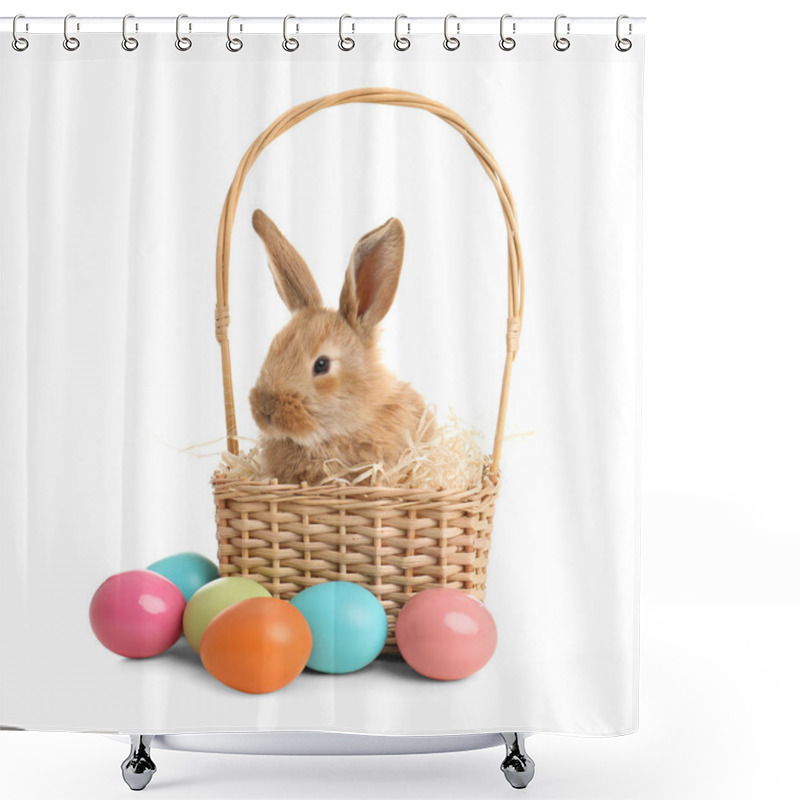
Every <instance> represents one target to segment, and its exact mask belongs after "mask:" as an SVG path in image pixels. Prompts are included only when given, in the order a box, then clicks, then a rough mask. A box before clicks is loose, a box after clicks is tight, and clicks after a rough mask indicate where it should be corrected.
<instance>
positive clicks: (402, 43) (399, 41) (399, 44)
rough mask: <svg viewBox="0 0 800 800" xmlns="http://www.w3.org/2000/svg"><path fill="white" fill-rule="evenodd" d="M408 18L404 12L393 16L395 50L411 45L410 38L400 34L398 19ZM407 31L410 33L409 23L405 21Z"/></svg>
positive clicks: (406, 48) (405, 48) (404, 48)
mask: <svg viewBox="0 0 800 800" xmlns="http://www.w3.org/2000/svg"><path fill="white" fill-rule="evenodd" d="M401 19H408V17H407V16H406V15H405V14H398V15H397V16H396V17H395V18H394V49H395V50H401V51H402V50H408V48H409V47H411V39H409V38H408V36H400V20H401ZM406 25H407V26H408V33H411V23H410V22H407V23H406Z"/></svg>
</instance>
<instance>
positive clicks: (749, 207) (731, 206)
mask: <svg viewBox="0 0 800 800" xmlns="http://www.w3.org/2000/svg"><path fill="white" fill-rule="evenodd" d="M68 11H75V12H76V13H80V14H82V15H100V14H103V15H121V14H123V13H128V12H130V13H136V14H138V15H142V16H145V15H158V16H166V15H173V14H177V13H181V12H187V13H192V14H194V15H214V16H216V15H223V14H224V15H227V14H230V13H238V14H241V15H245V14H253V15H254V14H260V15H263V14H265V13H270V14H272V13H274V14H282V13H293V14H296V15H298V16H302V15H306V16H309V15H325V16H328V15H333V14H339V13H344V12H348V13H350V14H353V15H358V14H362V15H365V14H370V15H377V14H380V15H386V16H390V15H394V14H397V13H406V14H409V15H413V14H415V13H416V14H421V13H424V14H425V15H444V14H445V13H449V12H454V13H458V14H459V15H461V16H471V15H472V16H498V17H499V15H500V14H501V13H505V12H510V13H513V12H516V13H517V14H525V15H532V14H535V15H536V16H550V15H553V16H554V15H555V14H557V13H569V14H570V15H572V16H589V15H591V16H616V15H617V14H619V13H623V12H624V13H628V14H630V15H632V16H633V15H641V16H647V17H648V26H647V58H646V67H645V209H644V211H645V262H644V356H643V358H644V370H643V372H644V377H643V407H644V411H643V523H642V607H641V615H642V617H641V618H642V660H641V670H642V674H641V698H640V731H639V732H638V733H637V734H635V735H633V736H628V737H623V738H619V739H608V740H598V739H579V738H574V737H554V736H538V737H534V738H532V739H530V740H529V742H528V749H529V751H530V752H531V754H532V755H533V757H534V758H535V759H536V761H537V765H538V769H537V777H536V779H535V780H534V782H533V784H532V785H531V787H530V789H529V790H528V792H529V793H535V796H537V797H539V798H680V800H684V798H686V799H687V800H688V798H707V797H711V796H725V797H727V798H738V797H745V796H747V797H750V796H759V797H769V798H775V799H776V800H778V799H781V798H790V797H792V798H793V797H795V796H796V792H797V778H796V773H795V772H794V771H790V770H791V765H792V764H793V762H794V760H795V759H794V756H795V755H796V752H797V750H798V744H800V737H799V736H798V733H797V730H798V726H797V724H796V718H797V713H798V711H800V702H798V700H799V699H800V690H798V688H797V681H796V677H795V676H796V675H797V674H799V673H800V659H798V654H797V633H798V610H799V609H800V589H799V588H798V580H797V576H796V573H797V563H798V556H800V545H798V534H799V533H800V523H799V522H798V520H799V518H800V512H798V508H797V495H798V487H800V469H799V468H798V463H800V462H799V461H798V457H797V453H798V452H800V422H798V414H797V409H798V408H800V379H799V378H798V367H797V365H798V362H800V358H798V349H799V348H798V343H800V319H799V318H798V316H797V314H796V306H797V300H798V291H800V256H798V246H797V238H796V236H797V235H796V228H797V224H798V220H800V207H799V204H798V200H797V197H798V194H797V186H798V181H799V179H800V174H799V173H800V170H798V155H797V149H796V144H795V143H796V142H797V141H800V124H799V123H798V122H797V119H796V110H797V103H796V73H797V65H796V58H795V55H794V54H795V47H794V45H793V35H794V33H795V32H796V31H797V28H798V24H799V23H800V18H799V17H800V12H799V11H798V10H797V9H795V8H794V7H792V6H790V5H789V4H781V3H763V2H762V3H760V4H758V6H757V7H756V6H749V5H746V4H743V3H741V4H740V3H730V2H729V3H724V4H723V3H717V4H712V3H706V4H703V6H699V4H697V3H689V2H682V1H681V0H674V1H673V2H671V3H669V4H667V3H663V4H656V3H645V2H640V3H638V4H636V6H635V7H633V6H631V7H627V8H622V7H616V6H613V7H612V6H611V5H610V4H608V3H607V2H603V3H597V2H594V3H592V2H577V0H573V2H572V3H571V4H570V7H569V8H566V7H564V8H561V7H554V6H552V5H551V4H545V3H540V4H536V5H535V6H533V7H525V8H513V7H511V6H509V7H505V6H503V7H500V6H498V5H497V4H496V3H494V2H490V0H483V2H470V1H469V0H462V2H461V3H459V4H458V7H457V8H456V7H455V6H450V5H445V4H444V3H441V2H439V1H438V0H431V2H427V3H425V4H422V3H417V4H415V5H412V4H408V5H407V6H405V7H404V8H400V7H399V6H397V7H395V6H394V5H391V6H390V5H389V4H388V3H385V2H380V3H379V2H376V0H372V1H371V2H370V1H369V0H360V2H355V1H354V2H351V3H349V4H348V7H347V8H344V7H342V8H333V7H331V6H330V3H325V2H309V0H305V1H304V2H302V3H301V2H298V3H297V4H295V5H294V6H293V7H291V8H290V7H288V6H287V7H285V8H277V7H276V8H274V9H273V8H270V9H265V8H264V7H263V4H258V3H252V2H250V3H248V2H244V0H240V2H239V3H238V5H237V7H236V8H233V7H222V6H221V5H220V4H219V3H218V2H215V3H205V2H200V1H199V0H195V2H194V3H193V4H192V6H191V8H189V7H177V6H175V5H174V4H172V3H154V2H143V1H142V2H140V3H139V4H138V5H136V6H135V7H133V6H131V7H123V6H122V5H121V4H118V3H109V2H103V3H101V2H90V1H89V0H84V2H83V3H82V4H81V7H80V8H77V7H75V8H66V7H65V6H64V4H63V3H61V2H37V3H36V5H35V6H34V7H31V8H20V9H19V12H20V13H25V12H27V13H28V14H29V15H37V16H40V15H63V14H64V13H67V12H68ZM4 13H14V10H11V9H10V10H8V11H4ZM124 751H125V748H124V747H123V746H121V745H120V744H118V743H116V742H113V741H110V740H107V739H103V738H101V737H90V736H86V735H78V734H37V733H8V732H3V733H2V738H0V769H1V770H2V774H3V776H4V778H3V783H4V794H6V793H7V796H9V797H14V798H20V800H22V799H23V798H38V797H54V796H58V797H64V798H67V797H82V798H91V797H98V798H99V797H103V798H107V797H112V796H115V794H117V793H123V794H124V793H127V791H128V790H127V789H126V787H125V786H124V785H123V784H122V782H121V779H120V776H119V768H118V764H119V762H120V761H121V760H122V757H123V756H124V755H125V752H124ZM155 755H156V761H157V763H158V765H159V772H158V775H157V776H156V778H155V779H154V781H153V784H152V785H151V786H150V787H149V788H148V789H147V791H148V792H150V793H156V794H157V796H159V797H170V798H188V797H192V798H218V797H227V796H229V795H231V794H233V793H235V794H236V796H238V797H240V798H248V797H253V798H255V797H263V796H274V797H298V798H299V797H320V796H323V795H324V796H325V797H328V798H331V797H337V796H341V797H348V798H359V797H365V798H366V797H370V798H372V797H375V796H382V797H397V798H405V797H414V798H426V797H449V796H453V797H456V796H457V797H461V798H469V797H476V798H478V797H480V798H488V797H495V796H496V797H500V796H508V793H509V792H511V791H512V790H511V789H510V788H509V787H508V786H507V785H506V784H505V781H504V780H503V778H502V776H501V775H500V773H499V770H498V768H497V767H498V764H499V762H500V759H501V755H502V753H501V750H499V749H495V750H487V751H479V752H475V753H462V754H450V755H435V756H434V755H429V756H394V757H376V756H369V757H352V758H348V759H344V758H339V759H335V758H314V759H303V758H277V757H268V758H257V757H245V756H203V755H197V754H181V753H170V752H162V751H156V754H155ZM81 776H83V777H81Z"/></svg>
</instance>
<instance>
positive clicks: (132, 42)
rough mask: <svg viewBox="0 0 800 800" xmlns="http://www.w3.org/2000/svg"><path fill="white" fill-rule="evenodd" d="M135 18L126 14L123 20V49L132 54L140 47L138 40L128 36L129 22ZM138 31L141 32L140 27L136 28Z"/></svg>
mask: <svg viewBox="0 0 800 800" xmlns="http://www.w3.org/2000/svg"><path fill="white" fill-rule="evenodd" d="M133 18H134V16H133V14H126V15H125V16H124V17H123V18H122V49H123V50H127V51H128V52H129V53H132V52H133V51H134V50H135V49H136V48H137V47H138V46H139V40H138V39H136V38H134V37H133V36H128V20H129V19H133ZM136 30H139V26H138V25H137V26H136Z"/></svg>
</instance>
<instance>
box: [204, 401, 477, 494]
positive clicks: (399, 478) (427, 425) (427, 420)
mask: <svg viewBox="0 0 800 800" xmlns="http://www.w3.org/2000/svg"><path fill="white" fill-rule="evenodd" d="M478 437H479V433H478V431H476V430H475V429H473V428H467V427H465V426H464V425H463V423H462V422H461V421H460V420H459V419H458V418H457V417H456V416H455V415H454V414H453V413H452V411H451V412H450V416H449V418H448V421H447V422H446V423H445V424H443V425H437V423H436V408H435V407H434V406H428V407H427V408H426V409H425V412H424V413H423V415H422V417H421V418H420V422H419V425H418V427H417V429H416V431H413V432H409V435H408V447H407V448H406V449H405V451H404V452H403V454H402V455H401V456H400V459H399V460H398V462H397V463H396V464H383V463H378V464H344V463H342V462H341V461H339V460H338V459H330V460H328V461H326V462H325V463H324V465H323V467H324V470H325V472H326V477H325V478H324V479H323V480H322V481H321V482H320V483H321V485H330V484H339V485H346V486H386V487H393V488H394V487H406V488H409V489H430V490H435V491H439V490H457V491H465V490H467V489H469V488H471V487H473V486H475V485H479V484H480V483H481V481H482V480H483V475H484V472H485V470H486V468H487V467H488V465H489V464H490V462H491V458H490V457H489V456H486V455H484V454H483V452H482V450H481V448H480V445H479V444H478ZM220 470H221V471H222V472H223V473H224V474H225V477H226V478H240V479H243V480H253V481H269V480H270V479H271V475H270V474H269V467H268V465H267V463H266V459H265V456H264V452H263V449H262V447H261V444H260V443H257V444H256V445H255V446H254V447H253V448H252V449H251V450H250V451H249V452H247V453H241V454H238V455H234V454H233V453H230V452H227V451H225V452H223V453H222V461H221V463H220Z"/></svg>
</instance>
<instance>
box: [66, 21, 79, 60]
mask: <svg viewBox="0 0 800 800" xmlns="http://www.w3.org/2000/svg"><path fill="white" fill-rule="evenodd" d="M70 19H75V15H74V14H67V16H66V17H64V41H63V42H62V44H63V45H64V49H65V50H69V52H70V53H74V52H75V51H76V50H77V49H78V48H79V47H80V46H81V40H80V39H78V38H77V37H76V36H70V35H69V30H68V29H67V26H68V25H69V21H70ZM80 29H81V28H80V25H78V24H77V23H76V30H80Z"/></svg>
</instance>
